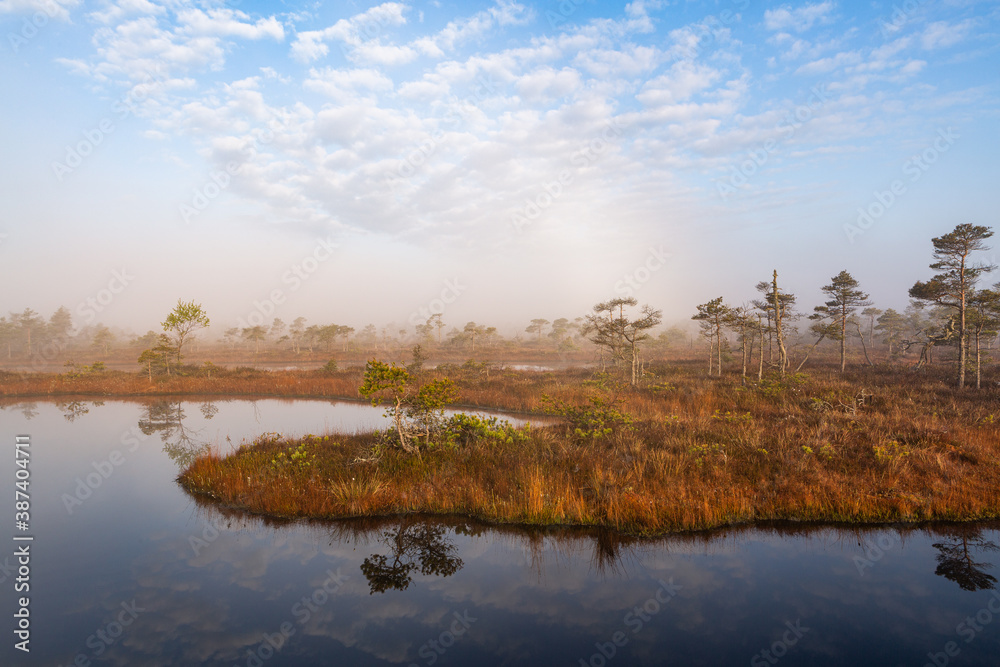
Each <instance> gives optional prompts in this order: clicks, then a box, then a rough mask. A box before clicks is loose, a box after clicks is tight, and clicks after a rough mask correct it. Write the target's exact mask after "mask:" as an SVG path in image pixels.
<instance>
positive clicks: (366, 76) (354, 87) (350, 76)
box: [302, 68, 393, 102]
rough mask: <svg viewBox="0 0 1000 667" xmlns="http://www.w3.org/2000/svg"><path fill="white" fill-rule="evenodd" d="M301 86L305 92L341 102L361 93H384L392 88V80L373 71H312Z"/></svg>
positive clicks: (328, 69) (327, 69)
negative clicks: (309, 91) (314, 92)
mask: <svg viewBox="0 0 1000 667" xmlns="http://www.w3.org/2000/svg"><path fill="white" fill-rule="evenodd" d="M302 85H303V87H305V88H306V89H307V90H313V91H316V92H319V93H322V94H323V95H326V96H327V97H329V98H331V99H333V100H336V101H341V102H342V101H345V100H348V99H351V98H356V97H359V96H361V95H362V94H363V93H375V92H385V91H391V90H392V88H393V83H392V80H391V79H389V78H388V77H387V76H385V75H384V74H382V73H381V72H379V71H377V70H374V69H351V70H338V69H333V68H326V69H321V70H316V69H312V70H309V78H308V79H306V81H305V82H304V83H303V84H302Z"/></svg>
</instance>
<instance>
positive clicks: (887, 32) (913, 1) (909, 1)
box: [878, 0, 927, 39]
mask: <svg viewBox="0 0 1000 667" xmlns="http://www.w3.org/2000/svg"><path fill="white" fill-rule="evenodd" d="M925 4H927V0H904V2H903V3H902V4H901V5H895V4H894V5H893V6H892V14H891V15H890V16H889V20H888V21H885V20H884V19H879V22H878V24H879V25H878V27H879V31H880V32H881V33H882V37H883V38H886V39H888V38H889V37H892V35H894V34H895V33H897V32H899V29H900V28H902V27H903V26H904V25H906V23H907V22H909V21H910V19H912V18H913V14H914V13H915V12H916V11H917V9H919V8H920V7H923V6H924V5H925Z"/></svg>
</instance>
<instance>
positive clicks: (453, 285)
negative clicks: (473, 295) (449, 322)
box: [407, 278, 467, 326]
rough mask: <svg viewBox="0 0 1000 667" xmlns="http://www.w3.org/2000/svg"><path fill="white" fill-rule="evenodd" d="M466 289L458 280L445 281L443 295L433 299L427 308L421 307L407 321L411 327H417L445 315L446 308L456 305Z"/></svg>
mask: <svg viewBox="0 0 1000 667" xmlns="http://www.w3.org/2000/svg"><path fill="white" fill-rule="evenodd" d="M466 289H467V288H466V286H465V285H462V284H461V283H460V282H458V278H450V279H448V280H445V281H444V287H443V288H442V289H441V293H440V294H439V295H438V296H437V297H436V298H434V299H431V300H430V301H429V302H428V303H427V305H426V306H421V307H420V308H418V309H417V310H415V311H413V312H412V313H410V317H409V318H408V319H407V321H408V322H409V323H410V325H411V326H417V325H419V324H423V323H424V322H426V321H427V320H428V319H430V318H431V317H432V316H434V315H444V311H445V307H446V306H450V305H451V304H453V303H455V301H457V300H458V297H460V296H462V292H464V291H465V290H466Z"/></svg>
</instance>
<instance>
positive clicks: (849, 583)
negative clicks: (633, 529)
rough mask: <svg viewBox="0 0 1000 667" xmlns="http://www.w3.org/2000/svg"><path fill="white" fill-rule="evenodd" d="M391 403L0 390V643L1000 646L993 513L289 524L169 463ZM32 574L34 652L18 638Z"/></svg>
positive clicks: (466, 651) (501, 650) (4, 655)
mask: <svg viewBox="0 0 1000 667" xmlns="http://www.w3.org/2000/svg"><path fill="white" fill-rule="evenodd" d="M385 423H386V422H385V420H384V417H383V416H382V411H381V409H379V408H372V407H371V406H369V405H367V404H361V403H349V402H331V401H319V400H278V399H267V400H258V401H249V400H245V399H239V400H220V399H218V398H204V399H202V398H196V397H192V398H184V399H183V400H169V401H164V400H152V399H150V400H142V401H123V400H106V401H103V402H95V401H93V400H92V399H89V398H88V399H84V398H81V399H78V400H73V399H64V400H60V401H50V400H39V401H24V400H20V401H10V400H8V401H5V402H3V403H0V438H3V439H4V441H5V442H6V446H5V448H4V451H5V452H6V453H5V454H4V455H3V456H2V457H0V458H2V461H0V472H2V479H3V480H4V483H5V485H6V488H7V490H5V491H4V493H3V497H4V498H6V499H7V500H6V501H5V503H6V505H5V507H4V508H3V509H4V511H5V512H6V516H7V517H8V519H7V522H6V529H5V531H4V532H5V533H6V537H5V541H6V542H7V544H8V547H6V548H5V549H3V550H2V551H0V587H2V590H3V591H4V593H3V596H2V604H3V610H2V612H3V614H4V618H5V619H7V621H6V624H7V627H6V631H5V632H4V635H3V636H4V641H3V646H2V648H0V664H3V665H80V666H86V665H88V664H107V665H129V666H134V665H143V666H146V665H152V666H156V665H219V666H223V665H225V666H228V667H231V666H234V665H239V666H242V667H254V666H256V667H260V666H262V665H268V666H269V667H270V666H272V665H274V666H277V665H407V666H409V665H421V666H422V665H427V666H429V665H477V666H485V665H567V666H580V665H591V666H593V667H601V666H603V665H751V666H752V667H755V666H762V665H775V664H781V665H880V666H881V665H913V666H916V667H919V666H921V665H925V664H930V665H937V666H939V667H940V666H942V665H946V664H951V665H966V666H968V665H996V664H998V663H1000V657H998V656H1000V593H998V591H997V588H996V585H997V577H998V576H1000V575H998V574H997V568H996V567H995V566H996V564H997V562H998V560H1000V551H998V546H997V545H998V544H1000V526H998V525H996V524H977V525H960V526H954V525H934V526H922V527H903V526H882V527H877V528H871V529H864V530H858V529H852V528H844V527H816V526H805V525H793V524H782V525H767V526H756V527H740V528H733V529H729V530H721V531H713V532H707V533H689V534H682V535H674V536H669V537H665V538H661V539H647V540H640V539H635V538H630V537H626V536H622V535H619V534H616V533H614V532H612V531H607V530H586V529H572V528H551V529H525V528H518V527H510V526H500V527H491V526H487V525H483V524H480V523H477V522H472V521H467V520H463V519H462V518H460V517H438V518H427V517H412V516H411V517H402V518H389V519H370V520H354V521H343V522H297V523H284V522H278V521H273V520H266V519H262V518H258V517H252V516H248V515H246V514H243V513H241V512H235V511H231V510H225V509H217V508H215V507H213V506H210V505H207V504H205V503H203V502H199V501H196V500H195V499H193V498H192V497H190V496H189V495H188V494H187V493H185V492H184V491H183V490H182V489H181V488H180V487H179V486H178V485H177V484H176V482H175V478H176V476H177V474H178V472H179V471H180V469H181V468H182V467H183V465H185V463H186V462H187V461H189V460H190V459H191V458H192V457H193V456H195V455H197V454H198V453H199V452H202V451H204V450H205V449H206V448H207V447H216V448H218V449H220V450H222V451H229V449H230V448H231V447H234V446H237V445H239V444H240V443H241V442H243V441H245V440H251V439H253V438H254V437H256V436H258V435H260V434H262V433H266V432H281V433H284V434H288V435H306V434H308V433H324V432H326V431H328V430H341V431H344V430H346V431H352V432H353V431H355V430H357V429H367V428H374V427H379V426H381V425H384V424H385ZM19 435H22V436H23V435H27V436H30V445H29V446H27V447H22V448H21V450H22V451H25V452H28V453H29V454H30V457H29V459H28V460H29V461H30V463H29V468H28V469H29V471H30V487H29V495H30V511H29V513H30V526H29V530H27V531H19V530H17V529H16V527H15V519H14V512H15V507H14V502H15V501H14V491H15V486H14V484H15V482H16V480H17V478H16V474H17V470H18V467H17V466H16V465H15V461H14V459H15V450H16V446H15V440H16V437H17V436H19ZM22 477H23V475H22ZM27 535H30V536H32V537H33V538H34V539H33V541H30V542H27V541H14V540H13V539H12V538H13V537H15V536H20V537H24V536H27ZM25 545H30V546H29V553H30V558H29V564H28V566H27V567H28V569H29V572H28V574H27V575H26V576H25V575H23V573H22V574H19V573H18V562H17V560H18V559H17V557H16V556H15V555H14V554H15V550H16V549H19V548H23V547H24V546H25ZM18 578H21V579H27V581H26V582H23V583H27V584H28V585H29V586H30V591H28V592H21V593H16V592H15V586H16V585H18V582H17V579H18ZM25 595H26V596H29V603H28V605H27V607H26V608H27V610H28V614H29V617H28V618H29V621H28V623H27V624H28V627H29V631H30V644H29V647H30V649H31V651H30V653H27V654H26V653H23V652H22V651H19V650H16V649H15V647H14V645H15V642H17V641H18V638H17V637H16V636H15V634H14V630H15V629H16V627H17V626H16V623H18V622H19V619H17V618H15V617H14V614H15V613H18V612H19V609H20V608H21V605H20V604H19V602H18V598H19V597H21V596H25Z"/></svg>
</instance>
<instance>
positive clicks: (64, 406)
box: [56, 401, 90, 422]
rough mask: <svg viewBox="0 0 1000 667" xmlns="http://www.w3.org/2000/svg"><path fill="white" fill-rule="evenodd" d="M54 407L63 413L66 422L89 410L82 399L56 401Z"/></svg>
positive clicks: (72, 420)
mask: <svg viewBox="0 0 1000 667" xmlns="http://www.w3.org/2000/svg"><path fill="white" fill-rule="evenodd" d="M56 408H58V409H59V410H60V411H61V412H62V413H63V418H64V419H65V420H66V421H68V422H74V421H76V420H77V419H79V418H80V417H82V416H83V415H85V414H87V413H88V412H90V408H89V407H87V404H86V403H85V402H84V401H56Z"/></svg>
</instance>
